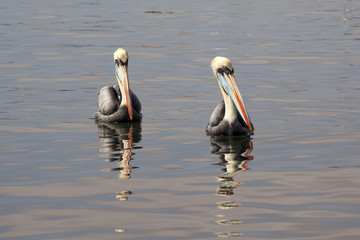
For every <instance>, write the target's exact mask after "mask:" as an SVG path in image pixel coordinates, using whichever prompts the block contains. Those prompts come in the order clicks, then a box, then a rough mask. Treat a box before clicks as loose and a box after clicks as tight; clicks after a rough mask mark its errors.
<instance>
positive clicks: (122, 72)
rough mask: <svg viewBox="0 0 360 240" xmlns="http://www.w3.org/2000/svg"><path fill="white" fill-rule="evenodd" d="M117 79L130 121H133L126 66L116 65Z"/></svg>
mask: <svg viewBox="0 0 360 240" xmlns="http://www.w3.org/2000/svg"><path fill="white" fill-rule="evenodd" d="M115 72H116V79H117V80H118V83H119V87H120V90H121V94H122V97H123V98H125V104H126V106H127V109H128V113H129V117H130V120H131V121H132V120H133V107H132V103H131V97H130V86H129V80H128V73H127V72H128V71H127V66H126V65H122V66H121V65H120V66H119V67H118V66H117V65H116V64H115Z"/></svg>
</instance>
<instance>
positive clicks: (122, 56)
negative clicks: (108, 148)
mask: <svg viewBox="0 0 360 240" xmlns="http://www.w3.org/2000/svg"><path fill="white" fill-rule="evenodd" d="M114 63H115V76H116V79H117V81H118V85H114V86H113V87H111V86H106V87H103V88H102V89H100V91H99V94H98V103H97V105H98V112H97V113H95V119H96V120H97V121H101V122H130V121H140V120H141V117H142V114H141V113H140V111H141V103H140V101H139V99H138V98H137V96H136V95H135V94H134V93H133V92H132V91H131V90H130V86H129V79H128V69H127V68H128V53H127V51H126V50H125V49H122V48H119V49H117V50H116V51H115V52H114Z"/></svg>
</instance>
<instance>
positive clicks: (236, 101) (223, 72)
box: [211, 57, 253, 132]
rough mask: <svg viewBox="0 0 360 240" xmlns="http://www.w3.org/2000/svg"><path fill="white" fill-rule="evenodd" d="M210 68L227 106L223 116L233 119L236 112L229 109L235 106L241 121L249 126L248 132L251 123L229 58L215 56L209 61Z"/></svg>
mask: <svg viewBox="0 0 360 240" xmlns="http://www.w3.org/2000/svg"><path fill="white" fill-rule="evenodd" d="M211 68H212V70H213V72H214V75H215V77H216V79H217V80H218V83H219V86H220V89H221V93H222V95H223V97H224V102H225V106H226V107H227V108H226V110H225V111H226V113H225V118H226V117H227V118H229V119H227V120H230V121H233V120H234V118H235V117H236V114H235V113H234V112H233V111H231V109H233V106H235V108H236V110H237V111H238V112H239V113H240V116H241V118H242V120H243V122H244V123H245V124H246V126H247V127H248V128H249V130H250V132H252V131H253V125H252V123H251V120H250V117H249V114H248V112H247V110H246V108H245V104H244V101H243V99H242V97H241V94H240V91H239V88H238V86H237V84H236V81H235V78H234V69H233V67H232V64H231V62H230V60H229V59H228V58H225V57H215V58H214V59H213V60H212V61H211ZM227 114H228V116H227Z"/></svg>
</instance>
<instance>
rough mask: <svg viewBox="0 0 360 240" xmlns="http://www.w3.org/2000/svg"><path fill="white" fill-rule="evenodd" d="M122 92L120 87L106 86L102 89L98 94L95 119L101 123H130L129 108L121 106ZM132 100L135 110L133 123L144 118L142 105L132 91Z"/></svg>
mask: <svg viewBox="0 0 360 240" xmlns="http://www.w3.org/2000/svg"><path fill="white" fill-rule="evenodd" d="M122 97H123V96H121V91H120V88H119V86H118V85H114V86H113V87H111V86H106V87H103V88H101V89H100V91H99V94H98V104H97V105H98V112H97V113H95V119H96V120H97V121H101V122H129V121H131V120H130V117H129V113H128V110H127V106H125V105H122V106H121V105H120V104H121V98H122ZM130 98H131V102H132V109H133V119H132V121H140V120H141V118H142V114H141V113H140V112H141V103H140V101H139V99H138V98H137V96H136V95H135V94H134V93H133V92H132V91H131V90H130Z"/></svg>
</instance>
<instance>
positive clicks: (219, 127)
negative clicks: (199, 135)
mask: <svg viewBox="0 0 360 240" xmlns="http://www.w3.org/2000/svg"><path fill="white" fill-rule="evenodd" d="M236 115H237V116H236V119H235V121H234V122H232V123H230V122H228V121H227V120H226V119H224V117H225V102H224V100H222V101H221V102H220V103H219V104H218V105H217V106H216V108H215V109H214V111H213V113H212V114H211V117H210V120H209V123H208V125H207V127H206V133H207V134H208V135H210V136H219V135H228V136H232V135H250V134H251V132H250V130H249V128H248V127H247V126H246V124H245V122H244V121H243V120H242V118H241V116H240V114H239V113H238V112H237V114H236Z"/></svg>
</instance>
